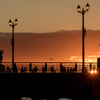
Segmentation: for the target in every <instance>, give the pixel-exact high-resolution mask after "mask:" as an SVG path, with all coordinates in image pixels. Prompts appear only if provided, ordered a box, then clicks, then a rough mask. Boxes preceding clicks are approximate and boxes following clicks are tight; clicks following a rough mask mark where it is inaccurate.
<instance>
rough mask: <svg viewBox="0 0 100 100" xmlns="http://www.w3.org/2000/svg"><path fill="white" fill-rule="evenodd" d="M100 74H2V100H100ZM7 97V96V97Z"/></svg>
mask: <svg viewBox="0 0 100 100" xmlns="http://www.w3.org/2000/svg"><path fill="white" fill-rule="evenodd" d="M99 93H100V74H94V75H93V74H90V73H77V74H76V73H33V74H30V73H23V74H22V73H11V74H10V73H6V74H4V73H1V74H0V98H3V99H1V100H7V99H8V98H9V100H20V98H21V97H32V98H33V100H43V98H45V99H46V100H58V98H62V97H66V98H72V100H100V95H99ZM4 95H5V96H4ZM52 98H53V99H52Z"/></svg>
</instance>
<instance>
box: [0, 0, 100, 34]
mask: <svg viewBox="0 0 100 100" xmlns="http://www.w3.org/2000/svg"><path fill="white" fill-rule="evenodd" d="M87 2H88V3H89V4H90V10H89V12H87V13H86V15H85V27H86V28H87V29H94V30H98V29H100V13H99V10H100V0H1V1H0V32H11V28H10V27H9V26H8V21H9V19H12V20H13V21H14V19H15V18H18V20H19V23H18V26H16V29H15V31H16V32H51V31H57V30H61V29H65V30H81V20H82V16H81V14H78V13H77V9H76V8H77V5H78V4H80V6H81V7H85V5H86V3H87Z"/></svg>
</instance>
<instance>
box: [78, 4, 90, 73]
mask: <svg viewBox="0 0 100 100" xmlns="http://www.w3.org/2000/svg"><path fill="white" fill-rule="evenodd" d="M89 9H90V6H89V4H88V3H87V5H86V9H85V10H84V8H82V10H81V7H80V5H78V6H77V11H78V13H81V14H82V72H83V73H84V61H85V60H84V35H85V32H86V31H85V28H84V14H85V13H86V12H87V11H88V10H89Z"/></svg>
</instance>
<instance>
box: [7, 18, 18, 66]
mask: <svg viewBox="0 0 100 100" xmlns="http://www.w3.org/2000/svg"><path fill="white" fill-rule="evenodd" d="M17 24H18V20H17V19H15V21H14V22H12V21H11V20H9V26H11V27H12V39H11V45H12V67H13V64H14V27H15V26H16V25H17Z"/></svg>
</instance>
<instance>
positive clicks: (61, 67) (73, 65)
mask: <svg viewBox="0 0 100 100" xmlns="http://www.w3.org/2000/svg"><path fill="white" fill-rule="evenodd" d="M30 63H31V66H30ZM15 65H16V66H15V67H16V69H14V68H13V67H14V66H12V63H11V62H2V63H1V65H0V72H5V73H13V72H14V71H13V70H16V73H62V72H65V73H82V63H81V62H16V63H15ZM93 68H95V69H97V63H96V62H91V63H90V62H85V66H84V71H85V72H87V73H89V72H90V70H91V69H93Z"/></svg>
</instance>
